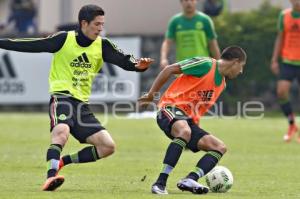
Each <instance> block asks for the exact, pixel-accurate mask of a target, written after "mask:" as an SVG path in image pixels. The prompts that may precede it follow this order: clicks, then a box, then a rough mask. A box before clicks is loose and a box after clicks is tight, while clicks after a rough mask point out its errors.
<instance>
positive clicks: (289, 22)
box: [271, 0, 300, 142]
mask: <svg viewBox="0 0 300 199" xmlns="http://www.w3.org/2000/svg"><path fill="white" fill-rule="evenodd" d="M290 2H291V4H292V8H291V9H286V10H284V11H282V12H281V13H280V16H279V20H278V29H279V30H278V34H277V38H276V41H275V45H274V50H273V56H272V60H271V70H272V72H273V73H274V74H275V75H279V80H278V82H277V96H278V99H279V104H280V107H281V109H282V112H283V113H284V115H285V116H286V117H287V119H288V122H289V128H288V130H287V132H286V134H285V135H284V137H283V139H284V140H285V141H287V142H289V141H290V140H291V139H292V138H293V135H294V134H295V133H296V132H297V131H298V127H297V126H296V124H295V115H294V112H293V109H292V106H291V103H290V100H289V94H290V88H291V85H292V82H293V80H295V79H297V81H298V83H299V84H300V0H290ZM279 58H281V61H282V63H281V66H280V67H279V62H278V61H279ZM298 142H300V137H298Z"/></svg>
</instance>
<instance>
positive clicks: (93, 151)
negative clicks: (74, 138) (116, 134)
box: [92, 146, 99, 160]
mask: <svg viewBox="0 0 300 199" xmlns="http://www.w3.org/2000/svg"><path fill="white" fill-rule="evenodd" d="M96 150H97V149H96V147H95V146H93V147H92V154H93V157H94V160H98V159H99V158H98V155H97V151H96Z"/></svg>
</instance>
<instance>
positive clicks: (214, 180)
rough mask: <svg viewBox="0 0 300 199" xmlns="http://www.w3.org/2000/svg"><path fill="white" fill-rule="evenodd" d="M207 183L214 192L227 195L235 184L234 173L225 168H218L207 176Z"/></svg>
mask: <svg viewBox="0 0 300 199" xmlns="http://www.w3.org/2000/svg"><path fill="white" fill-rule="evenodd" d="M206 183H207V186H208V187H209V188H210V190H211V191H212V192H217V193H225V192H227V191H228V190H229V189H230V188H231V187H232V184H233V176H232V173H231V172H230V171H229V169H227V168H226V167H224V166H216V167H215V168H213V170H211V171H210V172H209V173H208V174H207V175H206Z"/></svg>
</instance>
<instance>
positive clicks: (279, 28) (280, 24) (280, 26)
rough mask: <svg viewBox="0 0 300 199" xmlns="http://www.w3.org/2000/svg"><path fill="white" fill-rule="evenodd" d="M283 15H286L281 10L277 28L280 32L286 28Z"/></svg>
mask: <svg viewBox="0 0 300 199" xmlns="http://www.w3.org/2000/svg"><path fill="white" fill-rule="evenodd" d="M283 17H284V12H283V11H282V12H280V14H279V17H278V20H277V30H278V32H282V31H283V28H284V23H283Z"/></svg>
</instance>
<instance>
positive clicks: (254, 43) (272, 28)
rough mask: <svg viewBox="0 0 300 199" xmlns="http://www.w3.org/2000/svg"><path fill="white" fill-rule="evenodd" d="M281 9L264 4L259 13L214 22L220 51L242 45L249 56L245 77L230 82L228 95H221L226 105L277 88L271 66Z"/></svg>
mask: <svg viewBox="0 0 300 199" xmlns="http://www.w3.org/2000/svg"><path fill="white" fill-rule="evenodd" d="M280 10H281V9H280V8H278V7H274V6H272V5H271V4H270V3H268V2H264V3H263V4H262V5H261V6H260V8H259V9H257V10H251V11H249V12H240V13H227V14H223V15H222V16H219V17H217V18H215V19H214V22H215V27H216V31H217V33H218V41H219V44H220V47H221V49H224V48H225V47H227V46H229V45H239V46H241V47H243V48H244V49H245V51H246V52H247V55H248V59H247V65H246V67H245V70H244V73H243V75H241V76H240V77H239V78H237V79H236V80H232V81H228V82H227V92H225V93H224V95H223V96H222V97H223V99H224V100H225V102H227V103H230V102H233V101H236V100H237V99H239V100H242V101H246V100H249V99H253V98H255V99H258V98H259V99H261V95H263V94H265V93H266V92H272V91H270V90H271V89H274V83H275V81H274V80H275V78H274V76H273V75H272V73H271V72H270V67H269V66H270V59H271V56H272V51H273V45H274V41H275V37H276V34H277V28H276V27H277V19H278V15H279V12H280Z"/></svg>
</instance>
